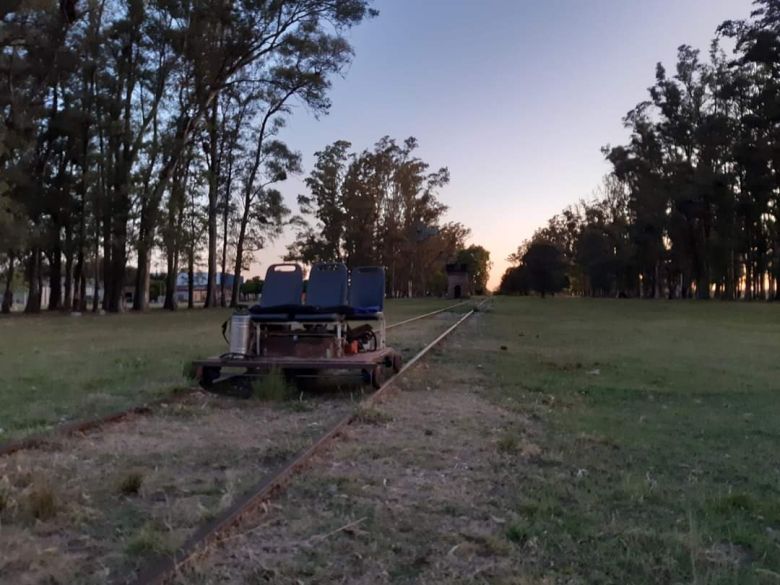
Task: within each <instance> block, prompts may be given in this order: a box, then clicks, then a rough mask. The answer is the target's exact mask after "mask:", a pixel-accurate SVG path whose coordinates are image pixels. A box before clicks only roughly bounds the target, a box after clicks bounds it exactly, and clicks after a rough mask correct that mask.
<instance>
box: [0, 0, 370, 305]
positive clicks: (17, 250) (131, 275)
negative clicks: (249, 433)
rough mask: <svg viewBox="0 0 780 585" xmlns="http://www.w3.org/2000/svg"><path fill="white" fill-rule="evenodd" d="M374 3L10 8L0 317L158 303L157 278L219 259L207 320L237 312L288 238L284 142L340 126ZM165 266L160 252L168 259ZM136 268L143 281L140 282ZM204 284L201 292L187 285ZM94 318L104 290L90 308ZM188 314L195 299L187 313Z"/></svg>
mask: <svg viewBox="0 0 780 585" xmlns="http://www.w3.org/2000/svg"><path fill="white" fill-rule="evenodd" d="M368 4H369V1H368V0H284V1H282V0H271V1H268V0H243V1H242V2H232V1H229V0H10V1H8V2H3V3H2V6H1V7H0V26H1V27H2V28H0V116H2V125H0V267H2V268H3V271H4V276H5V283H4V284H5V287H4V295H3V305H2V306H3V311H8V310H9V309H10V305H11V298H12V295H11V291H12V287H13V286H14V282H16V281H17V280H18V279H19V278H21V279H23V280H24V282H25V283H26V285H27V288H28V290H29V295H28V300H27V306H26V308H25V310H26V311H28V312H37V311H39V310H41V308H42V307H41V289H42V287H43V284H44V282H45V281H48V284H49V287H50V297H49V305H48V308H49V309H52V310H57V309H66V310H69V309H73V310H85V309H87V306H86V299H87V296H88V291H87V281H88V279H89V280H90V281H93V282H94V283H95V285H94V286H95V289H97V287H99V286H102V293H103V294H102V305H101V307H102V308H103V309H105V310H107V311H119V310H121V309H122V305H123V296H124V290H125V287H126V285H127V284H128V280H129V279H130V283H129V284H130V285H131V287H132V290H133V291H134V294H133V295H132V296H133V299H134V300H133V307H132V308H133V309H136V310H143V309H144V308H146V306H147V304H148V301H149V287H150V275H151V260H152V256H153V254H154V253H159V254H161V255H162V256H163V257H164V259H165V263H166V267H167V276H166V278H167V282H166V286H165V290H166V298H165V306H166V307H167V308H170V309H173V308H175V306H176V299H175V296H174V295H175V279H176V275H177V273H178V272H179V271H180V270H181V269H182V267H183V266H186V267H187V269H188V271H189V272H190V274H192V272H193V267H194V266H195V264H196V263H198V262H200V260H201V254H203V255H204V256H205V261H206V263H207V266H208V285H207V298H206V305H207V306H215V305H218V304H223V303H225V302H226V298H227V297H232V301H233V302H235V301H236V300H237V297H238V281H239V279H238V278H236V279H235V284H234V286H233V290H232V291H225V290H224V281H223V282H222V284H221V288H222V290H219V288H218V285H217V281H218V277H217V275H218V273H219V272H222V273H225V272H229V271H232V272H234V273H235V274H236V276H237V277H240V274H241V272H242V270H243V269H245V268H246V266H247V265H248V263H249V262H250V261H251V257H252V254H253V252H254V251H256V250H257V249H259V248H261V247H262V246H263V245H264V244H265V243H266V242H267V241H268V240H269V239H272V238H274V237H276V236H278V235H279V233H280V232H281V230H282V228H283V226H284V225H286V224H287V223H289V222H290V221H291V212H290V210H289V209H287V208H286V207H285V206H284V203H283V201H282V197H281V195H280V193H279V191H278V189H277V188H276V186H277V184H278V183H279V182H280V181H283V180H284V179H285V178H286V177H287V176H288V175H289V174H290V173H295V172H299V171H300V158H301V157H300V154H299V153H297V152H295V151H293V150H292V149H290V148H289V147H288V146H287V145H286V144H285V143H284V142H282V141H281V140H279V138H278V134H279V131H280V130H281V128H282V127H283V126H284V123H285V120H286V119H287V118H288V117H289V115H290V114H291V112H292V106H293V104H303V105H304V106H305V107H306V108H307V109H308V110H309V111H310V112H313V113H314V114H315V115H317V114H322V113H325V112H327V110H328V108H329V106H330V102H329V100H328V96H327V93H328V89H329V88H330V83H331V81H330V80H331V78H332V77H333V76H334V75H336V74H339V73H341V72H342V71H343V70H344V68H345V66H346V65H347V64H348V63H349V62H350V60H351V58H352V49H351V47H350V45H349V43H348V42H347V41H346V40H345V38H344V36H343V35H344V32H345V31H347V30H348V29H350V28H352V27H354V26H356V25H358V24H360V23H361V22H362V21H364V20H365V19H367V18H369V17H371V16H374V15H375V14H376V11H374V10H373V9H371V8H370V7H369V5H368ZM155 251H157V252H155ZM132 265H134V266H135V267H136V269H135V270H129V268H130V267H131V266H132ZM190 282H192V278H191V279H190ZM89 294H91V295H92V297H93V307H92V308H93V309H94V310H97V309H98V308H99V305H98V297H99V295H98V294H97V290H94V291H92V290H90V291H89ZM190 299H191V295H190Z"/></svg>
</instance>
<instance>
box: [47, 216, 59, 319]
mask: <svg viewBox="0 0 780 585" xmlns="http://www.w3.org/2000/svg"><path fill="white" fill-rule="evenodd" d="M61 307H62V250H61V249H60V236H59V230H58V233H57V238H56V240H55V242H54V248H53V249H52V252H51V264H50V266H49V311H59V310H60V308H61Z"/></svg>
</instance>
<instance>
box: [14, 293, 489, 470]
mask: <svg viewBox="0 0 780 585" xmlns="http://www.w3.org/2000/svg"><path fill="white" fill-rule="evenodd" d="M483 302H484V301H483ZM468 303H469V301H463V302H460V303H455V304H454V305H449V306H447V307H444V308H442V309H438V310H436V311H431V312H429V313H424V314H422V315H417V316H416V317H411V318H409V319H405V320H403V321H399V322H398V323H393V324H391V325H388V326H387V327H386V329H388V330H389V329H394V328H396V327H401V326H403V325H407V324H409V323H413V322H415V321H419V320H421V319H427V318H429V317H433V316H435V315H438V314H440V313H444V312H446V311H451V310H452V309H455V308H457V307H460V306H463V305H465V304H468ZM233 377H235V376H233ZM198 392H202V390H201V389H200V388H198V387H190V388H186V389H183V390H180V391H179V392H177V393H176V394H173V395H171V396H165V397H163V398H159V399H156V400H152V401H149V402H146V403H144V404H140V405H135V406H131V407H129V408H125V409H122V410H117V411H114V412H111V413H109V414H106V415H103V416H99V417H95V418H90V419H85V420H77V421H70V422H66V423H63V424H61V425H58V426H56V427H54V428H52V429H49V430H46V431H42V432H40V433H35V434H32V435H29V436H27V437H24V438H22V439H16V440H12V441H8V442H6V443H3V444H0V457H3V456H5V455H11V454H12V453H16V452H18V451H24V450H26V449H37V448H41V447H45V446H46V445H49V444H51V443H52V442H53V441H55V440H56V439H58V438H63V437H69V436H73V435H78V434H85V433H89V432H91V431H95V430H97V429H100V428H102V427H104V426H106V425H109V424H113V423H118V422H121V421H124V420H127V419H129V418H132V417H135V416H145V415H148V414H151V413H152V412H154V411H155V409H157V408H159V407H161V406H164V405H168V404H176V403H178V402H181V401H183V400H185V399H187V398H188V397H190V396H192V395H194V394H197V393H198Z"/></svg>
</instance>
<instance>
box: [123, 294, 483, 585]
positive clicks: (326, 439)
mask: <svg viewBox="0 0 780 585" xmlns="http://www.w3.org/2000/svg"><path fill="white" fill-rule="evenodd" d="M486 300H487V299H485V300H483V301H482V302H481V303H480V304H479V305H477V307H476V308H474V309H472V310H470V311H469V312H468V313H466V314H465V315H463V317H461V318H460V319H458V321H457V322H456V323H454V324H453V325H451V326H450V327H449V328H447V330H446V331H444V333H442V334H441V335H439V336H438V337H437V338H436V339H434V340H433V341H431V342H430V343H429V344H428V345H426V346H425V347H424V348H423V349H422V350H421V351H420V352H419V353H417V355H415V356H414V357H413V358H412V359H411V360H409V361H408V362H407V363H406V364H405V365H404V366H403V367H402V368H401V370H400V371H399V372H398V373H397V374H396V375H395V376H393V377H392V378H390V379H389V380H388V381H387V382H385V383H384V384H383V385H382V386H381V387H380V388H379V389H378V390H377V391H376V392H374V393H373V394H372V395H371V396H369V397H368V398H366V399H365V400H364V401H363V402H362V403H361V404H363V405H373V404H375V403H376V402H379V401H380V400H381V399H382V398H383V397H384V396H385V395H386V394H387V393H388V391H389V390H390V388H392V387H393V386H394V385H395V383H396V382H397V381H398V379H399V378H400V377H401V376H402V375H403V374H404V373H405V372H407V371H409V369H410V368H412V367H413V366H414V365H415V364H416V363H417V362H418V361H420V359H422V358H423V356H425V355H426V354H427V353H428V352H429V351H430V350H431V349H433V348H434V347H436V346H437V345H438V344H439V343H441V342H442V341H443V340H444V339H445V338H446V337H447V336H448V335H450V333H452V332H453V331H455V329H457V328H458V327H459V326H460V325H462V324H463V323H464V322H465V321H466V320H467V319H468V318H469V317H471V316H472V315H473V314H474V313H476V312H477V311H478V310H479V307H481V306H482V305H483V304H484V303H485V302H486ZM356 417H357V414H356V413H355V412H352V413H350V414H348V415H346V416H345V417H344V418H342V419H340V420H339V421H337V422H336V424H335V425H333V426H332V427H331V428H330V429H329V430H327V431H326V432H325V433H324V434H323V435H321V436H320V437H319V438H318V439H317V440H316V441H315V442H314V443H313V444H312V445H310V446H309V447H307V448H306V449H304V450H303V451H300V452H299V453H298V454H297V455H295V457H293V459H291V460H290V461H288V462H287V463H286V464H285V465H283V466H282V467H281V468H280V469H279V470H278V471H276V472H275V473H272V474H271V475H270V476H267V477H265V478H264V479H263V480H262V481H260V482H259V483H258V484H256V485H255V486H254V487H253V488H252V489H251V490H250V492H249V493H248V494H246V495H244V496H242V497H241V498H239V499H238V500H237V501H236V502H234V503H233V504H232V505H231V506H230V507H229V508H228V509H226V510H225V511H224V512H222V513H221V514H219V515H218V516H217V517H216V518H215V519H214V520H212V521H211V522H209V523H207V524H204V525H202V526H201V527H200V528H199V529H198V530H196V531H195V533H194V534H193V535H192V536H190V537H189V538H188V539H187V540H186V541H185V543H184V544H183V545H182V546H181V547H180V548H179V549H178V550H177V551H176V552H174V553H173V554H172V555H170V556H165V557H162V558H159V559H158V560H157V561H156V562H155V563H154V564H152V565H151V566H149V567H147V568H146V569H145V570H143V571H142V572H141V573H140V574H139V576H138V577H137V578H136V579H135V581H133V585H160V584H163V583H166V582H167V581H168V580H169V579H170V578H172V577H173V576H174V575H176V574H177V573H178V572H179V570H180V569H181V567H182V566H183V565H185V564H186V563H187V562H189V561H190V560H192V559H193V558H194V557H195V556H197V555H198V554H199V553H200V552H202V551H203V550H204V548H205V547H206V546H207V545H208V544H209V543H211V542H212V541H214V540H217V539H218V538H219V537H220V535H221V534H222V533H223V532H225V531H226V530H228V529H230V528H232V527H234V526H236V525H237V524H238V522H239V521H240V519H241V517H242V516H244V515H245V514H247V513H249V512H251V511H253V510H255V509H258V508H260V506H261V505H262V504H263V502H265V501H266V500H268V499H269V498H271V497H272V496H273V495H275V494H276V493H279V492H280V491H282V490H283V489H284V486H285V485H286V484H287V482H289V480H290V479H291V478H292V477H293V476H294V475H295V473H296V472H297V471H299V470H300V469H301V468H303V467H304V466H305V465H306V464H308V463H309V461H310V460H311V459H312V457H313V456H314V455H315V454H317V453H318V452H319V451H320V450H322V449H323V448H324V447H325V446H326V445H327V444H328V443H330V441H331V440H333V439H335V438H336V437H337V436H338V435H339V434H341V433H342V432H343V431H344V429H345V428H346V427H347V426H349V425H350V424H351V423H353V422H354V421H355V419H356Z"/></svg>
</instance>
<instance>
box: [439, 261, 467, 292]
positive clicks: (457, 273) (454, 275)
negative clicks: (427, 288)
mask: <svg viewBox="0 0 780 585" xmlns="http://www.w3.org/2000/svg"><path fill="white" fill-rule="evenodd" d="M445 270H446V272H447V298H448V299H467V298H469V297H470V296H471V294H472V292H473V291H472V290H471V273H470V272H469V271H468V267H467V265H466V264H447V266H446V268H445Z"/></svg>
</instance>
